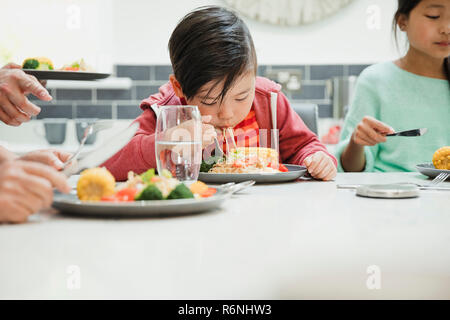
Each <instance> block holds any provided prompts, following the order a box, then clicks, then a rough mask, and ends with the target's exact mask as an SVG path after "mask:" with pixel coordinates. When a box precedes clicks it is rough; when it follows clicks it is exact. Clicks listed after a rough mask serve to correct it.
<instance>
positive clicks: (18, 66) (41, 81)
mask: <svg viewBox="0 0 450 320" xmlns="http://www.w3.org/2000/svg"><path fill="white" fill-rule="evenodd" d="M3 68H4V69H22V66H21V65H19V64H17V63H14V62H10V63H8V64H7V65H5V66H4V67H3ZM38 81H39V83H40V84H42V86H43V87H44V88H45V87H46V86H47V80H38Z"/></svg>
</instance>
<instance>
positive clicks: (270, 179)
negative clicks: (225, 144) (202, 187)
mask: <svg viewBox="0 0 450 320" xmlns="http://www.w3.org/2000/svg"><path fill="white" fill-rule="evenodd" d="M285 166H286V168H287V169H288V170H289V171H288V172H277V173H204V172H200V174H199V175H198V180H200V181H203V182H205V183H228V182H236V183H238V182H243V181H248V180H254V181H256V183H278V182H288V181H294V180H297V179H299V178H300V177H302V176H304V175H305V174H306V172H307V170H306V168H305V167H303V166H296V165H293V164H285Z"/></svg>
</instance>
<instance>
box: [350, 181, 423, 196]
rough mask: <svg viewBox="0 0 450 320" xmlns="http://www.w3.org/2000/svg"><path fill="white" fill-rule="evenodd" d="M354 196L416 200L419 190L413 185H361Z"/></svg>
mask: <svg viewBox="0 0 450 320" xmlns="http://www.w3.org/2000/svg"><path fill="white" fill-rule="evenodd" d="M356 195H358V196H361V197H368V198H382V199H405V198H416V197H418V196H419V188H418V187H417V186H413V185H401V184H374V185H363V186H359V187H358V188H357V189H356Z"/></svg>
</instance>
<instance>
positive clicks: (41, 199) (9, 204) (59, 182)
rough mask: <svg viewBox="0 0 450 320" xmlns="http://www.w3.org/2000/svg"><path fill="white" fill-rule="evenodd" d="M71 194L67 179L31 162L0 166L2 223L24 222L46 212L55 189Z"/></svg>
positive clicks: (7, 163)
mask: <svg viewBox="0 0 450 320" xmlns="http://www.w3.org/2000/svg"><path fill="white" fill-rule="evenodd" d="M54 187H55V188H57V189H58V190H59V191H61V192H64V193H68V192H69V191H70V187H69V185H68V184H67V179H66V177H65V176H64V175H63V174H62V173H60V172H57V171H56V170H55V169H53V168H51V167H49V166H47V165H44V164H41V163H37V162H31V161H20V160H19V161H6V162H3V163H2V164H0V222H12V223H20V222H25V221H26V220H27V218H28V216H29V215H31V214H32V213H34V212H37V211H39V210H40V209H43V208H47V207H49V206H50V205H51V203H52V200H53V188H54Z"/></svg>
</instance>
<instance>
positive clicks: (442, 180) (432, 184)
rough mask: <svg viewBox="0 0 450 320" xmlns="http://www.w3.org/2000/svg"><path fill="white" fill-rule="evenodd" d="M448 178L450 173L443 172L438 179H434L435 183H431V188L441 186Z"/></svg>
mask: <svg viewBox="0 0 450 320" xmlns="http://www.w3.org/2000/svg"><path fill="white" fill-rule="evenodd" d="M448 177H450V174H449V173H446V172H442V173H440V174H439V175H438V176H437V177H436V178H434V179H433V181H431V182H430V184H429V186H433V187H435V186H437V185H440V184H441V183H442V182H444V181H445V180H447V178H448Z"/></svg>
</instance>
